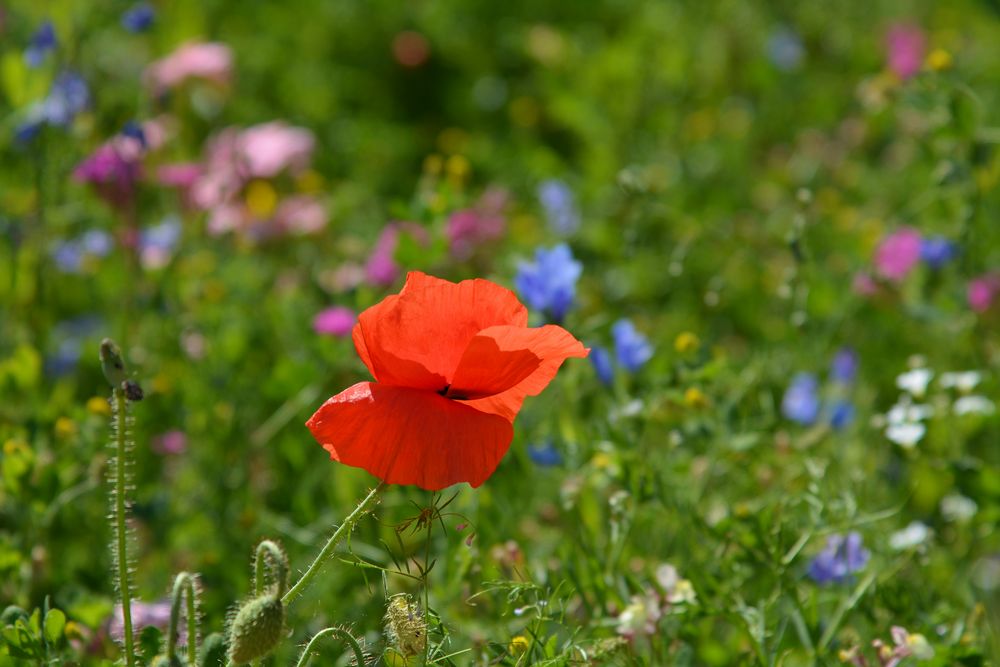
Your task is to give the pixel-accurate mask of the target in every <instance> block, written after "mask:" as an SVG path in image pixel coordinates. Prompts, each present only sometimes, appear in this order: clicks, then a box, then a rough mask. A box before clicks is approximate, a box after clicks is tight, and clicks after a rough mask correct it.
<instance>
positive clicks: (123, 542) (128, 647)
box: [114, 387, 135, 667]
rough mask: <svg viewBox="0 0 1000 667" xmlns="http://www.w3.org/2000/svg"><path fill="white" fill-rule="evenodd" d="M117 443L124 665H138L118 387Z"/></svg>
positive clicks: (121, 398) (123, 409)
mask: <svg viewBox="0 0 1000 667" xmlns="http://www.w3.org/2000/svg"><path fill="white" fill-rule="evenodd" d="M114 398H115V420H116V422H117V423H116V425H115V436H116V437H115V440H116V447H117V453H116V456H115V536H116V540H117V546H118V589H119V591H121V596H122V625H123V626H124V634H125V664H126V665H127V666H128V667H133V666H134V665H135V655H134V649H133V644H132V641H133V640H132V594H131V591H130V590H129V580H128V552H127V542H128V539H127V535H126V525H125V521H126V517H125V510H126V507H125V492H126V490H127V488H128V486H127V483H126V481H127V480H126V476H125V473H126V471H125V459H126V447H127V433H126V431H127V429H128V415H127V412H126V410H127V409H128V406H127V403H126V400H125V392H124V391H123V390H122V389H121V387H115V389H114Z"/></svg>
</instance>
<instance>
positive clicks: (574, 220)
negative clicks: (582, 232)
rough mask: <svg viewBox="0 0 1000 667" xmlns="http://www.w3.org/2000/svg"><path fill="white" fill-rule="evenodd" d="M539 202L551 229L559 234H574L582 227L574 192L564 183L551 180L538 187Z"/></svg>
mask: <svg viewBox="0 0 1000 667" xmlns="http://www.w3.org/2000/svg"><path fill="white" fill-rule="evenodd" d="M538 200H539V202H541V204H542V208H543V209H544V210H545V219H546V220H547V221H548V223H549V227H550V228H551V229H552V230H553V231H555V232H556V233H557V234H562V235H567V234H572V233H573V232H575V231H576V230H577V229H578V228H579V227H580V213H579V211H577V208H576V201H575V200H574V197H573V191H572V190H570V189H569V186H568V185H566V184H565V183H564V182H563V181H560V180H557V179H551V180H547V181H543V182H542V184H541V185H539V186H538Z"/></svg>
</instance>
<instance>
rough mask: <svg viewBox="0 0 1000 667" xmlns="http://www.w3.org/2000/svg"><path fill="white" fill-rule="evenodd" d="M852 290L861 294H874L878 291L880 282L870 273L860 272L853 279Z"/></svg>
mask: <svg viewBox="0 0 1000 667" xmlns="http://www.w3.org/2000/svg"><path fill="white" fill-rule="evenodd" d="M851 291H853V292H854V293H855V294H858V295H860V296H872V295H873V294H875V293H876V292H878V284H877V283H876V282H875V280H874V279H873V278H872V277H871V276H870V275H869V274H867V273H864V272H858V273H856V274H854V280H853V281H851Z"/></svg>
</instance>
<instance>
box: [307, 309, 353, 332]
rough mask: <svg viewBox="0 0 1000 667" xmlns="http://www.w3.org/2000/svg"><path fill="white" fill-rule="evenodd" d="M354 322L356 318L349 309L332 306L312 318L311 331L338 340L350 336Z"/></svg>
mask: <svg viewBox="0 0 1000 667" xmlns="http://www.w3.org/2000/svg"><path fill="white" fill-rule="evenodd" d="M356 320H357V317H356V316H355V315H354V311H353V310H351V309H350V308H347V307H345V306H333V307H332V308H327V309H326V310H321V311H320V312H319V313H317V314H316V317H314V318H313V331H315V332H316V333H318V334H324V335H327V336H337V337H338V338H342V337H344V336H350V335H351V330H352V329H353V328H354V322H355V321H356Z"/></svg>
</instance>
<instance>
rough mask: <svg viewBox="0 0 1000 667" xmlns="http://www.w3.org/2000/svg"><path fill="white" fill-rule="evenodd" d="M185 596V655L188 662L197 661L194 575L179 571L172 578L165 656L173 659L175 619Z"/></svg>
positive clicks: (175, 642) (178, 614) (196, 612)
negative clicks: (172, 586) (175, 576)
mask: <svg viewBox="0 0 1000 667" xmlns="http://www.w3.org/2000/svg"><path fill="white" fill-rule="evenodd" d="M182 596H187V605H186V615H187V628H188V631H187V657H188V664H190V665H194V664H196V663H197V661H198V610H197V608H196V606H195V590H194V577H193V576H191V575H190V574H189V573H187V572H181V573H180V574H178V575H177V578H176V579H174V590H173V600H172V602H171V605H170V627H169V629H168V632H169V634H168V636H167V657H168V658H170V659H171V660H173V658H174V653H175V652H176V650H177V621H178V617H179V616H180V613H181V605H180V601H181V597H182Z"/></svg>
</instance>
